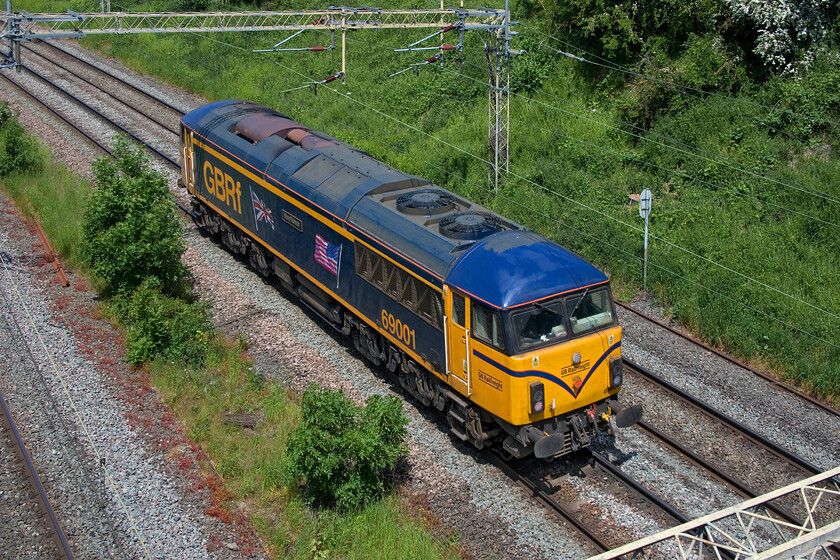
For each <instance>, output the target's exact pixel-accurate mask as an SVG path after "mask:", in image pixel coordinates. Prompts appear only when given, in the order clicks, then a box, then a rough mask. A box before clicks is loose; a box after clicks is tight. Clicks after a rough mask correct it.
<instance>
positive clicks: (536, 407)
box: [528, 381, 545, 414]
mask: <svg viewBox="0 0 840 560" xmlns="http://www.w3.org/2000/svg"><path fill="white" fill-rule="evenodd" d="M528 388H529V389H530V391H531V414H539V413H540V412H543V411H544V410H545V388H544V387H543V384H542V381H532V382H531V383H529V384H528Z"/></svg>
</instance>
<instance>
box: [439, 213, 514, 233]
mask: <svg viewBox="0 0 840 560" xmlns="http://www.w3.org/2000/svg"><path fill="white" fill-rule="evenodd" d="M438 227H439V228H440V232H441V233H442V234H443V235H445V236H446V237H451V238H453V239H481V238H482V237H487V236H488V235H490V234H491V233H496V232H497V231H501V230H502V220H501V218H499V217H498V216H494V215H493V214H488V213H486V212H473V211H471V210H466V211H463V212H457V213H455V214H450V215H448V216H444V217H443V218H441V219H440V222H439V223H438Z"/></svg>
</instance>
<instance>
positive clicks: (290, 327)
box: [36, 47, 836, 558]
mask: <svg viewBox="0 0 840 560" xmlns="http://www.w3.org/2000/svg"><path fill="white" fill-rule="evenodd" d="M68 48H69V49H73V50H74V51H76V52H79V54H80V56H83V57H90V56H91V55H85V54H83V53H82V52H80V51H78V49H77V48H74V47H68ZM62 64H64V65H67V66H69V64H70V63H69V62H64V61H63V62H62ZM107 64H108V63H106V62H104V61H103V60H102V59H96V65H97V66H103V65H107ZM65 72H66V71H65ZM74 72H75V73H78V74H82V73H83V72H87V71H85V70H79V69H77V70H74ZM112 72H113V73H119V74H122V75H123V76H128V74H127V73H125V72H124V71H120V70H117V69H113V70H112ZM132 80H136V78H132ZM91 81H93V80H91ZM146 83H147V84H148V81H146ZM79 87H80V88H82V89H85V90H89V89H90V84H87V85H83V86H79ZM152 87H157V88H160V87H161V86H152ZM110 89H111V88H110V87H109V90H110ZM169 95H170V96H171V95H175V96H178V97H179V102H178V103H173V105H177V106H180V107H184V108H191V107H194V106H197V105H199V104H200V103H201V102H202V100H199V99H196V98H190V97H188V96H186V95H184V94H179V93H177V92H170V94H169ZM115 96H117V97H119V94H117V93H115V92H113V91H112V92H110V93H109V95H108V96H105V97H111V98H113V97H115ZM98 102H100V103H106V101H104V100H100V101H98ZM109 103H113V104H112V105H108V111H110V112H114V113H119V112H122V111H124V110H125V108H124V106H123V105H121V104H119V103H114V102H109ZM102 112H106V111H102ZM126 119H127V120H137V122H138V123H139V122H140V120H139V117H136V116H135V117H128V116H122V117H121V119H120V120H121V122H126ZM132 126H136V125H132ZM154 126H157V125H154ZM126 127H128V126H127V125H126ZM139 127H140V128H143V125H142V124H139ZM36 128H37V127H36ZM140 128H137V129H135V128H132V130H137V131H138V132H137V133H138V136H140V135H141V134H140ZM170 132H171V130H170ZM109 134H111V132H108V131H107V130H104V129H103V131H102V132H99V133H98V137H99V138H102V139H103V141H104V142H105V143H107V142H109V140H108V139H107V136H108V135H109ZM152 143H154V144H156V145H157V147H158V150H159V151H160V152H161V153H164V154H166V157H167V158H174V157H177V145H176V143H175V142H173V139H172V135H170V136H169V137H166V136H165V135H161V136H160V138H158V139H155V140H153V141H152ZM166 173H167V176H168V177H170V179H171V184H174V179H175V178H176V174H175V173H173V172H171V171H166ZM178 194H181V195H182V193H178ZM187 238H188V241H189V243H190V249H189V250H188V253H187V255H186V257H185V258H186V260H187V261H188V263H189V264H190V265H191V268H192V270H193V272H194V274H195V275H196V280H197V286H198V288H199V289H200V290H203V291H204V293H206V294H207V295H208V296H210V297H212V298H213V301H214V310H215V312H216V316H217V317H218V318H219V319H218V320H219V322H221V321H224V322H225V323H226V325H227V327H229V328H230V329H231V330H232V331H233V332H240V331H244V332H245V333H246V334H247V335H248V336H249V338H250V339H251V340H252V353H253V354H254V356H255V360H256V361H257V363H258V364H259V365H261V367H263V369H264V370H265V371H266V372H267V373H268V374H269V375H271V376H272V377H274V378H275V379H278V380H280V381H281V382H284V383H288V384H290V385H291V386H292V387H293V388H296V389H298V390H300V389H301V388H302V387H303V386H304V385H305V383H306V382H308V381H317V382H319V383H321V384H323V385H325V386H332V387H342V388H344V389H345V390H346V391H347V392H348V394H350V395H351V396H352V397H353V398H354V399H355V400H357V402H359V401H361V400H363V399H364V398H366V397H367V396H369V395H370V394H373V393H389V392H391V391H392V386H391V384H390V381H389V380H387V378H386V380H385V381H384V382H383V380H382V379H381V378H379V377H377V376H376V375H375V374H374V373H372V372H371V369H370V367H369V366H367V365H366V364H364V363H362V362H360V360H358V359H356V358H355V357H353V355H352V352H348V350H347V342H346V341H344V340H342V339H340V338H339V339H336V338H333V337H332V335H331V334H330V333H328V332H326V331H323V330H321V329H322V328H323V325H320V321H319V320H318V319H317V318H313V317H312V316H311V315H309V314H308V313H307V312H306V311H305V310H303V309H301V308H300V307H298V306H296V305H295V304H294V303H293V302H292V301H291V300H290V299H289V298H287V296H286V295H285V294H282V293H278V292H276V291H275V289H274V287H273V286H272V285H270V284H266V283H264V282H263V281H261V280H260V279H259V278H256V276H255V275H254V274H253V273H251V272H250V271H248V270H246V269H245V268H244V267H243V266H242V265H241V264H239V263H236V262H235V261H234V260H233V259H231V258H230V256H229V255H228V254H226V253H225V252H224V251H223V250H222V249H220V248H219V247H217V246H215V245H214V244H213V243H209V242H208V240H207V239H205V238H203V237H202V236H200V235H197V234H196V232H195V231H194V230H193V229H191V228H188V229H187ZM646 329H647V330H646ZM633 331H645V332H653V331H652V330H651V329H650V327H644V326H640V325H634V326H633V328H632V329H629V330H628V334H629V335H630V336H628V337H626V338H625V343H624V350H625V353H634V352H638V351H641V352H643V353H644V352H649V349H647V348H645V347H644V346H643V345H641V344H640V345H639V346H638V347H637V346H636V344H637V343H636V342H635V341H634V339H633V337H632V332H633ZM646 336H653V337H662V336H665V335H663V334H661V333H660V332H658V331H656V332H655V334H649V335H646ZM642 338H644V337H640V340H641V339H642ZM715 367H716V366H715ZM339 372H340V373H339ZM628 389H630V390H631V391H630V392H631V396H632V392H633V391H632V390H633V387H631V386H628ZM736 400H737V399H736ZM750 400H751V397H750V399H745V400H744V401H741V402H740V404H739V405H736V406H740V407H741V408H745V406H748V405H745V404H744V403H749V402H750ZM646 404H647V403H646ZM649 408H650V406H649ZM791 410H792V409H791ZM407 412H408V414H409V416H410V417H411V420H412V423H411V426H410V430H411V431H412V432H413V440H414V441H413V446H412V457H411V459H412V461H413V463H414V481H413V488H414V490H413V491H414V492H415V496H416V497H415V498H414V499H415V500H417V499H420V500H421V502H423V503H424V505H423V507H424V508H428V509H430V510H431V511H432V512H433V514H435V515H439V516H440V518H441V519H442V520H443V523H442V526H445V527H448V528H450V529H451V530H455V531H457V532H458V533H459V534H460V538H461V539H462V543H463V545H464V547H465V549H466V550H467V551H468V552H470V553H471V554H473V555H475V556H478V557H483V556H497V557H512V558H513V557H530V556H532V555H533V554H538V555H543V556H549V555H551V556H553V557H557V558H564V557H568V558H578V557H582V556H584V555H586V554H587V553H588V552H591V550H590V549H589V547H588V546H587V545H586V544H585V543H583V542H580V541H579V540H578V539H577V538H576V537H574V536H573V535H572V534H570V533H569V532H568V531H566V530H565V529H563V528H562V527H559V526H556V525H555V524H547V521H548V520H550V519H551V518H550V517H546V515H545V512H544V511H541V510H539V508H535V507H532V506H528V505H527V504H525V503H524V501H525V500H524V498H525V497H526V494H524V493H522V492H519V491H517V490H512V489H509V488H508V486H509V483H508V482H507V480H506V478H505V477H504V476H501V474H500V473H499V472H498V470H497V469H495V468H494V467H492V466H490V465H487V464H486V462H485V461H484V459H482V458H481V456H480V454H476V453H474V452H472V450H470V449H468V448H466V447H464V446H461V445H460V444H457V443H455V444H453V443H450V441H449V439H448V437H447V436H446V434H445V430H444V429H442V428H441V427H440V423H441V422H440V419H439V418H437V417H436V416H435V415H434V414H429V413H428V412H427V411H421V410H415V409H412V408H410V407H409V408H408V409H407ZM823 429H824V430H829V433H830V430H831V425H830V423H826V424H825V425H824V426H823ZM835 433H836V432H835ZM827 437H830V436H826V435H823V436H822V439H826V438H827ZM638 439H639V438H638V436H637V435H636V434H635V433H634V432H633V431H630V432H629V433H627V434H626V435H625V436H620V437H619V438H618V440H617V441H616V442H615V443H613V442H611V441H606V440H603V441H601V442H599V443H598V451H601V452H603V453H605V454H607V455H610V456H612V457H614V462H619V463H622V462H628V464H630V466H634V465H633V462H634V461H636V462H641V463H644V464H646V465H655V466H656V465H662V464H666V465H667V464H669V463H670V462H671V460H670V458H667V457H664V456H663V454H665V452H663V451H662V450H657V449H655V446H650V445H645V444H640V445H637V442H638ZM628 443H630V444H632V445H629V446H628V445H627V444H628ZM721 451H722V452H726V450H721ZM815 452H816V451H815V450H814V449H812V450H811V453H815ZM828 460H829V461H832V460H835V459H832V458H829V459H828ZM580 462H581V458H580V457H577V458H568V459H564V460H561V461H557V462H555V463H553V464H550V465H544V466H543V468H544V469H546V470H550V471H551V472H552V473H553V479H554V480H560V483H559V484H561V485H562V486H563V491H564V492H565V493H566V494H568V495H570V496H571V498H570V500H574V501H576V502H577V503H579V504H586V508H587V509H589V510H590V512H591V515H592V516H593V517H598V518H603V519H605V521H604V523H605V525H606V526H607V527H612V529H613V530H614V531H616V532H620V533H621V534H623V535H626V537H625V539H624V540H631V539H632V538H635V537H638V536H641V535H643V534H647V533H650V532H651V531H653V530H655V529H657V528H661V527H662V526H664V525H665V524H667V523H669V522H668V521H664V520H662V519H658V518H656V516H653V515H651V514H650V512H648V511H647V510H646V507H644V506H639V505H638V503H637V502H638V500H637V499H632V498H628V497H616V496H614V495H613V494H612V493H611V492H610V491H609V489H608V487H609V486H610V483H609V482H607V483H606V484H603V483H602V482H603V480H606V479H604V478H603V477H601V479H599V480H600V482H599V480H595V479H596V478H597V477H596V476H595V475H593V474H591V473H586V472H584V471H585V466H584V467H581V466H580ZM584 462H585V461H584ZM674 468H675V469H677V471H676V472H663V471H662V469H660V468H655V467H654V468H650V467H649V466H648V467H647V468H641V469H639V468H636V469H635V470H636V472H635V473H634V474H633V476H635V477H636V478H639V479H640V480H642V482H643V483H646V484H648V485H650V484H651V482H654V483H660V482H662V481H663V478H664V479H665V484H658V486H660V489H658V492H659V493H662V494H663V495H670V494H673V493H675V492H673V488H675V487H678V488H680V492H676V494H677V495H678V498H680V499H681V500H682V502H683V505H681V506H680V509H682V510H684V511H685V512H686V514H687V515H689V516H692V517H693V516H697V515H702V514H703V513H706V512H708V511H711V510H713V509H717V508H719V507H723V506H724V505H729V504H730V503H732V502H733V501H734V500H737V499H738V498H737V496H733V495H732V494H727V493H725V492H717V493H716V495H715V497H714V499H709V498H708V497H707V494H708V492H707V487H706V482H705V481H704V480H702V479H700V477H697V476H696V475H695V473H694V472H693V471H692V470H691V469H690V468H686V467H683V466H675V467H674ZM565 473H571V474H565ZM593 482H594V483H593ZM654 485H657V484H654ZM663 488H664V490H663ZM425 500H428V503H425ZM608 530H609V529H608ZM446 531H447V529H443V530H442V532H444V533H445V532H446ZM505 535H506V536H505ZM584 551H586V552H584Z"/></svg>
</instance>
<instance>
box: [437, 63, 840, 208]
mask: <svg viewBox="0 0 840 560" xmlns="http://www.w3.org/2000/svg"><path fill="white" fill-rule="evenodd" d="M465 64H472V63H470V62H465ZM446 70H447V71H449V72H454V73H456V74H459V75H461V76H464V77H466V78H468V79H470V80H474V81H480V80H478V79H476V78H473V77H472V76H467V75H466V74H460V73H459V72H455V71H454V70H451V69H448V68H447V69H446ZM534 91H536V92H538V93H540V94H542V95H545V96H546V97H550V98H552V99H554V100H556V101H560V102H561V103H566V104H568V105H572V106H574V107H577V108H578V109H581V110H583V111H586V112H587V113H590V114H594V115H597V116H600V117H603V118H605V119H608V120H611V121H614V122H617V123H619V124H622V125H625V126H628V127H630V128H632V129H634V130H637V131H638V133H635V132H630V131H628V130H624V129H623V128H620V127H617V126H610V125H607V124H605V123H603V122H601V121H598V120H596V119H593V118H590V117H586V116H583V115H580V114H578V113H575V112H573V111H568V110H565V109H561V108H560V107H557V106H554V105H550V104H548V103H545V102H543V101H540V100H538V99H534V98H533V97H528V96H527V95H524V94H521V93H516V92H513V93H512V95H513V96H515V97H520V98H523V99H526V100H527V101H530V102H532V103H537V104H540V105H543V106H545V107H547V108H551V109H553V110H555V111H560V112H561V113H565V114H568V115H571V116H573V117H576V118H579V119H583V120H585V121H589V122H592V123H595V124H597V125H599V126H602V127H604V128H607V129H609V130H615V131H617V132H621V133H622V134H626V135H628V136H632V137H634V138H638V139H639V140H642V141H644V142H649V143H652V144H655V145H658V146H662V147H663V148H667V149H670V150H674V151H677V152H679V153H683V154H685V155H688V156H692V157H696V158H699V159H702V160H704V161H708V162H711V163H716V164H719V165H722V166H723V167H727V168H729V169H732V170H735V171H741V172H743V173H746V174H748V175H752V176H754V177H757V178H759V179H764V180H766V181H768V182H770V183H776V184H778V185H781V186H786V187H789V188H791V189H793V190H796V191H799V192H802V193H805V194H810V195H812V196H815V197H817V198H822V199H823V200H826V201H831V202H834V203H840V197H837V196H834V195H832V194H829V193H826V192H823V191H820V190H817V189H813V188H810V187H807V186H805V185H801V184H799V183H795V182H793V181H786V180H785V179H781V178H779V177H776V176H775V175H771V174H769V173H765V172H762V171H760V170H757V169H755V168H753V167H750V166H747V165H744V164H741V163H738V162H737V161H734V160H732V159H729V158H725V157H723V156H719V155H716V154H713V153H711V152H707V151H705V150H701V149H700V148H697V147H695V146H692V145H691V144H687V143H685V142H682V141H680V140H677V139H675V138H671V137H669V136H665V135H662V134H659V133H657V132H653V131H650V130H647V129H645V128H642V127H640V126H637V125H634V124H632V123H629V122H626V121H623V120H621V119H618V118H616V117H611V116H609V115H606V114H604V113H601V112H599V111H597V110H596V109H589V108H587V107H584V106H583V105H580V104H578V103H575V102H573V101H569V100H567V99H563V98H562V97H559V96H556V95H553V94H550V93H547V92H544V91H542V90H534ZM645 133H647V134H650V135H653V136H658V137H660V138H662V139H663V140H666V141H669V142H673V143H675V144H677V145H678V146H683V147H684V148H687V149H681V148H677V147H676V146H672V145H669V144H666V143H664V142H657V141H655V140H652V139H651V138H649V137H648V136H646V134H645ZM695 152H696V153H695ZM721 162H723V163H721Z"/></svg>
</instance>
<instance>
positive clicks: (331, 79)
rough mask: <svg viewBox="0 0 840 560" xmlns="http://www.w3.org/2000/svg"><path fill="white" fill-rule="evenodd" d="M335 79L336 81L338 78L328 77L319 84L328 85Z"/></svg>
mask: <svg viewBox="0 0 840 560" xmlns="http://www.w3.org/2000/svg"><path fill="white" fill-rule="evenodd" d="M337 79H338V76H330V77H329V78H327V79H326V80H324V81H323V82H321V83H322V84H328V83H330V82H331V81H333V80H337Z"/></svg>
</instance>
